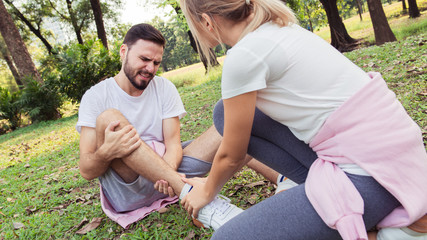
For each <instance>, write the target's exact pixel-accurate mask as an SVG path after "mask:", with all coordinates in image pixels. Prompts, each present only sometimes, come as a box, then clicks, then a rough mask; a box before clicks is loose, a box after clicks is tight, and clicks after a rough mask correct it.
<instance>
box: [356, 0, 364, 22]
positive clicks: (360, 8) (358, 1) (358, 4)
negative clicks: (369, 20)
mask: <svg viewBox="0 0 427 240" xmlns="http://www.w3.org/2000/svg"><path fill="white" fill-rule="evenodd" d="M355 1H356V7H357V13H358V14H359V17H360V21H363V18H362V13H363V4H362V1H361V0H355Z"/></svg>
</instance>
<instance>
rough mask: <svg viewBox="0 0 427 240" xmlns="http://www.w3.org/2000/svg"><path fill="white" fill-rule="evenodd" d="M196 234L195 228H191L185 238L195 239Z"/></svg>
mask: <svg viewBox="0 0 427 240" xmlns="http://www.w3.org/2000/svg"><path fill="white" fill-rule="evenodd" d="M195 236H196V234H195V233H194V230H191V231H190V232H189V233H188V235H187V236H186V237H185V238H184V240H190V239H193V238H194V237H195Z"/></svg>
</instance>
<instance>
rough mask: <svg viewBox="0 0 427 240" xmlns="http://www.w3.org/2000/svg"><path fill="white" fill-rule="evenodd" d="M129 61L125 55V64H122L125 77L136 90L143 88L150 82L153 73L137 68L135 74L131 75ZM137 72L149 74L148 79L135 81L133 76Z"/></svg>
mask: <svg viewBox="0 0 427 240" xmlns="http://www.w3.org/2000/svg"><path fill="white" fill-rule="evenodd" d="M128 65H129V63H128V60H127V57H126V61H125V65H124V69H123V70H124V73H125V75H126V77H127V78H128V79H129V82H130V83H131V84H132V86H134V87H135V88H136V89H138V90H145V88H147V86H148V84H149V83H150V82H151V80H152V79H153V78H154V74H152V73H149V72H147V71H144V70H139V71H138V72H137V73H136V74H135V75H133V76H132V75H131V72H132V69H131V68H130V67H128ZM139 74H149V75H150V79H149V80H148V81H141V83H139V84H138V83H137V82H136V81H135V78H136V77H137V76H138V75H139Z"/></svg>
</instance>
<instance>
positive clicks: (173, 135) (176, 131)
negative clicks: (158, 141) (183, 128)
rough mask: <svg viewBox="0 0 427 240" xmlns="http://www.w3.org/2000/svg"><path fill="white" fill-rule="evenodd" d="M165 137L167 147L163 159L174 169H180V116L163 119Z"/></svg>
mask: <svg viewBox="0 0 427 240" xmlns="http://www.w3.org/2000/svg"><path fill="white" fill-rule="evenodd" d="M163 139H164V143H165V147H166V152H165V154H164V156H163V159H164V160H165V161H166V162H167V163H168V164H169V166H171V167H172V168H173V169H175V170H178V167H179V165H180V164H181V161H182V146H181V135H180V122H179V118H178V117H173V118H167V119H164V120H163Z"/></svg>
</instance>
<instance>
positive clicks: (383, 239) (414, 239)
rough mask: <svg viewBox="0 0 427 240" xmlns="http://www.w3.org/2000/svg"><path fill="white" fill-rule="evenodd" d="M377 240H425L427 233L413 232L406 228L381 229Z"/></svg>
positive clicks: (426, 239)
mask: <svg viewBox="0 0 427 240" xmlns="http://www.w3.org/2000/svg"><path fill="white" fill-rule="evenodd" d="M377 240H427V233H419V232H415V231H412V230H411V229H409V228H407V227H402V228H381V229H380V230H379V231H378V235H377Z"/></svg>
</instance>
